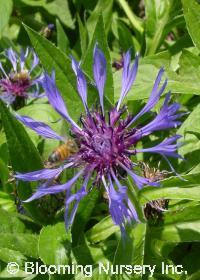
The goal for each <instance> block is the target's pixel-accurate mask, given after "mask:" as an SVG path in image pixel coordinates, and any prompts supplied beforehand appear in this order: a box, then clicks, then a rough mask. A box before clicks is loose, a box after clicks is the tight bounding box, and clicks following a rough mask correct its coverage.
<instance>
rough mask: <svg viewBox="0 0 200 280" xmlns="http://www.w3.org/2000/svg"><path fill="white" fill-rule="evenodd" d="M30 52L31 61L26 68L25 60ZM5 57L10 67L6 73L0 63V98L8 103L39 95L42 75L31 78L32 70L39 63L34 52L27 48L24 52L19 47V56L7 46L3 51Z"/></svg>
mask: <svg viewBox="0 0 200 280" xmlns="http://www.w3.org/2000/svg"><path fill="white" fill-rule="evenodd" d="M29 54H31V55H32V56H33V61H32V65H31V67H30V69H29V70H28V69H26V67H25V64H26V60H27V58H28V56H29ZM5 56H6V58H7V59H8V60H9V61H10V63H11V65H12V68H11V70H10V72H9V73H6V71H5V69H4V67H3V65H2V63H0V70H1V72H2V74H3V78H1V79H0V99H2V100H3V101H4V102H5V103H7V104H8V105H10V104H12V103H14V102H15V100H16V99H17V98H18V99H21V100H25V99H27V98H28V97H32V98H36V97H39V96H40V97H41V96H42V95H39V81H40V80H41V79H42V75H41V76H38V77H36V78H32V72H33V70H34V69H35V67H36V66H37V65H38V63H39V59H38V57H37V55H36V54H35V52H34V51H33V50H31V49H29V48H27V49H26V51H25V52H24V51H23V49H21V52H20V56H19V55H18V54H17V53H16V52H15V51H14V50H13V49H12V48H9V49H7V50H6V51H5Z"/></svg>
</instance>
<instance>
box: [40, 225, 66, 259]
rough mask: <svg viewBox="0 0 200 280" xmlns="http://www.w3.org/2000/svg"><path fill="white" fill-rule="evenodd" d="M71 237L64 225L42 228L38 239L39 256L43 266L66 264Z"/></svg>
mask: <svg viewBox="0 0 200 280" xmlns="http://www.w3.org/2000/svg"><path fill="white" fill-rule="evenodd" d="M70 241H71V235H70V233H67V232H66V229H65V225H64V223H58V224H56V225H52V226H51V225H50V226H47V227H44V228H43V229H42V230H41V232H40V237H39V256H40V258H41V260H42V261H43V262H44V263H45V264H55V265H58V264H60V265H62V264H63V265H64V264H68V254H69V251H70V248H71V245H70V244H71V243H70Z"/></svg>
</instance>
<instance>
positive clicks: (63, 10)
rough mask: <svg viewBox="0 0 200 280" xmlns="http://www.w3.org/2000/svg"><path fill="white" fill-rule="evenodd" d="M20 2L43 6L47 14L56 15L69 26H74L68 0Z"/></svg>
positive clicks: (27, 0) (30, 0) (23, 0)
mask: <svg viewBox="0 0 200 280" xmlns="http://www.w3.org/2000/svg"><path fill="white" fill-rule="evenodd" d="M20 1H21V2H22V3H24V4H26V5H28V6H32V7H41V8H44V9H45V10H46V11H47V12H48V13H49V14H51V15H53V16H56V17H58V18H59V19H60V21H61V22H62V23H63V24H64V25H66V26H67V27H69V28H74V21H73V20H72V16H71V13H70V10H69V6H68V1H63V0H54V1H46V0H37V1H34V0H20Z"/></svg>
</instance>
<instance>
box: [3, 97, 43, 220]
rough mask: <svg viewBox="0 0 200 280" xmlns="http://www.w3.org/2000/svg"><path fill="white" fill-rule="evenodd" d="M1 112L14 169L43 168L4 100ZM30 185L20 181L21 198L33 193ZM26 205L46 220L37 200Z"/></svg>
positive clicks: (38, 218) (31, 212)
mask: <svg viewBox="0 0 200 280" xmlns="http://www.w3.org/2000/svg"><path fill="white" fill-rule="evenodd" d="M0 112H1V117H2V123H3V127H4V130H5V134H6V138H7V143H8V150H9V154H10V160H11V164H12V167H13V169H14V171H15V172H22V173H23V172H24V173H25V172H28V171H34V170H39V169H41V168H42V166H43V165H42V161H41V158H40V156H39V153H38V151H37V149H36V148H35V146H34V145H33V143H32V141H31V139H30V138H29V137H28V135H27V133H26V131H25V130H24V128H23V126H22V124H21V123H19V122H18V121H17V120H16V119H15V118H14V117H13V116H12V115H11V113H10V112H9V110H8V109H7V108H6V106H5V105H4V103H3V102H2V101H0ZM30 186H31V184H29V183H25V182H19V184H18V188H17V191H18V195H19V197H20V199H22V200H25V199H27V198H28V197H29V196H30V195H31V194H32V189H31V188H30ZM32 186H33V185H32ZM24 207H25V208H26V209H27V210H28V211H29V212H30V214H31V216H32V217H33V218H34V219H36V220H39V221H40V222H45V221H46V219H45V218H44V217H43V215H42V213H40V211H39V209H38V208H37V203H36V202H31V203H28V204H25V205H24Z"/></svg>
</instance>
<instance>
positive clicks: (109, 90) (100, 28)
mask: <svg viewBox="0 0 200 280" xmlns="http://www.w3.org/2000/svg"><path fill="white" fill-rule="evenodd" d="M96 43H98V45H99V48H100V49H101V50H102V51H103V53H104V55H105V58H106V62H107V79H106V84H105V89H104V96H105V98H106V99H107V100H108V101H109V103H110V104H113V101H114V88H113V76H112V66H111V58H110V52H109V48H108V43H107V40H106V35H105V29H104V22H103V17H102V15H100V16H99V18H98V21H97V24H96V27H95V30H94V33H93V36H92V40H91V43H90V45H89V47H88V50H87V52H86V54H85V56H84V57H83V64H82V68H83V70H84V71H85V73H86V74H88V76H89V77H93V74H92V65H93V50H94V46H95V44H96Z"/></svg>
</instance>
